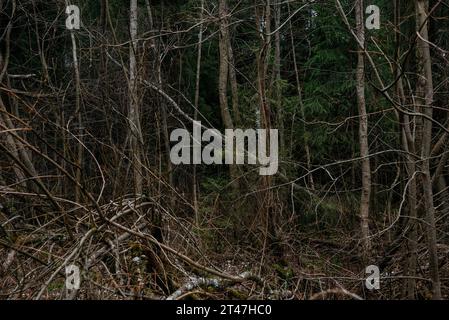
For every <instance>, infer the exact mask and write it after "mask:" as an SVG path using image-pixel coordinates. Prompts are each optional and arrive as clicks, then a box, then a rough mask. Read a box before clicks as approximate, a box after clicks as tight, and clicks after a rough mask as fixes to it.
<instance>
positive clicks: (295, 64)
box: [287, 4, 315, 191]
mask: <svg viewBox="0 0 449 320" xmlns="http://www.w3.org/2000/svg"><path fill="white" fill-rule="evenodd" d="M287 5H288V14H289V16H290V14H291V12H290V4H287ZM289 27H290V41H291V46H292V55H293V67H294V69H295V80H296V90H297V92H298V101H299V112H300V115H301V118H302V119H301V120H302V123H303V127H302V129H303V132H304V133H303V142H304V151H305V153H306V163H307V170H309V172H310V171H311V170H312V156H311V153H310V147H309V141H308V140H309V139H308V131H307V124H306V115H305V112H304V101H303V98H302V88H301V80H300V78H299V68H298V62H297V59H296V49H295V48H296V44H295V38H294V35H293V26H292V22H291V20H290V21H289ZM291 143H292V142H291ZM308 180H309V185H310V189H311V190H312V191H313V190H315V183H314V181H313V176H312V175H311V174H309V176H308Z"/></svg>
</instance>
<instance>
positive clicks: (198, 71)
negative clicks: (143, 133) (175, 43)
mask: <svg viewBox="0 0 449 320" xmlns="http://www.w3.org/2000/svg"><path fill="white" fill-rule="evenodd" d="M203 11H204V0H201V13H200V23H201V24H200V30H199V31H198V54H197V61H196V78H195V101H194V103H195V111H194V114H193V119H194V120H195V121H197V120H198V108H199V104H200V103H199V102H200V77H201V57H202V48H203ZM196 169H197V168H196V164H194V165H193V182H192V184H193V186H192V187H193V207H194V208H195V223H196V226H199V224H200V221H199V216H198V213H199V212H198V211H199V208H198V185H197V170H196Z"/></svg>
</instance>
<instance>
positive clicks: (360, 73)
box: [356, 0, 371, 257]
mask: <svg viewBox="0 0 449 320" xmlns="http://www.w3.org/2000/svg"><path fill="white" fill-rule="evenodd" d="M363 13H364V5H363V0H357V2H356V23H357V27H356V28H357V38H358V39H359V42H360V45H359V49H358V53H357V58H358V59H357V60H358V62H357V74H356V81H357V84H356V85H357V105H358V109H359V143H360V157H361V158H362V196H361V199H360V221H361V230H362V238H363V249H364V255H365V257H369V255H370V251H371V241H370V238H369V210H370V196H371V166H370V159H369V144H368V116H367V113H366V101H365V56H364V46H365V25H364V14H363ZM360 46H363V47H360Z"/></svg>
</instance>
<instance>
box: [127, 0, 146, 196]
mask: <svg viewBox="0 0 449 320" xmlns="http://www.w3.org/2000/svg"><path fill="white" fill-rule="evenodd" d="M129 26H130V27H129V29H130V36H131V42H130V46H129V115H128V121H129V125H130V146H131V158H132V164H133V170H134V183H135V185H134V186H135V192H136V194H137V195H141V194H142V193H143V179H142V162H141V151H140V149H141V142H142V141H141V140H142V135H141V124H140V111H139V105H138V104H139V99H138V90H137V61H136V53H137V27H138V12H137V0H131V1H130V12H129Z"/></svg>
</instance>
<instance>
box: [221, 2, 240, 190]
mask: <svg viewBox="0 0 449 320" xmlns="http://www.w3.org/2000/svg"><path fill="white" fill-rule="evenodd" d="M218 14H219V18H220V40H219V51H220V67H219V79H218V93H219V99H220V110H221V118H222V120H223V123H224V126H225V128H226V129H234V123H233V121H232V117H231V113H230V112H229V106H228V95H227V93H228V92H227V91H228V76H229V50H228V43H229V40H228V39H229V32H228V5H227V1H226V0H219V8H218ZM229 171H230V176H231V179H232V181H233V182H232V186H233V188H234V189H236V188H237V186H238V181H237V179H238V171H237V167H236V166H235V165H233V164H231V165H230V166H229Z"/></svg>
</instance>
